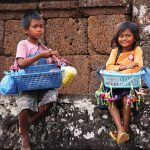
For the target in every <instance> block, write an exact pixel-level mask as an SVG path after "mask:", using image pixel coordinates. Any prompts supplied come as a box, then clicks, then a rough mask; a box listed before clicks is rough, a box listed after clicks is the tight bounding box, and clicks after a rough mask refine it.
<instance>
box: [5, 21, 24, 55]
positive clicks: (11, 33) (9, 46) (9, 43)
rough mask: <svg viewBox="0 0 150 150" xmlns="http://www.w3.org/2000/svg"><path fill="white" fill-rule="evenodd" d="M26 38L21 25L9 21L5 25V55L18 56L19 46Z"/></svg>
mask: <svg viewBox="0 0 150 150" xmlns="http://www.w3.org/2000/svg"><path fill="white" fill-rule="evenodd" d="M23 38H25V34H24V33H23V31H22V27H21V23H20V21H18V20H9V21H6V24H5V38H4V53H5V54H7V55H13V56H15V54H16V47H17V44H18V43H19V42H20V40H22V39H23Z"/></svg>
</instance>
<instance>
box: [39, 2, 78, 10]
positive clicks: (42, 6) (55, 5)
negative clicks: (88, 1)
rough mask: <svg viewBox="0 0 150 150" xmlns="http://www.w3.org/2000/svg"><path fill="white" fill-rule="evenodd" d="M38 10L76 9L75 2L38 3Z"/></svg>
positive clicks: (76, 3) (76, 4)
mask: <svg viewBox="0 0 150 150" xmlns="http://www.w3.org/2000/svg"><path fill="white" fill-rule="evenodd" d="M39 8H40V9H72V8H78V1H77V0H69V1H65V0H61V1H42V2H40V3H39Z"/></svg>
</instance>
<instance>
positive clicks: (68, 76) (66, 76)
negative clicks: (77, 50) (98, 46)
mask: <svg viewBox="0 0 150 150" xmlns="http://www.w3.org/2000/svg"><path fill="white" fill-rule="evenodd" d="M76 74H77V71H76V69H75V68H74V67H71V66H66V67H63V73H62V83H63V84H64V85H66V84H69V83H70V82H71V81H72V79H73V78H74V76H75V75H76Z"/></svg>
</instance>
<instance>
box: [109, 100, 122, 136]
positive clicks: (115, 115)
mask: <svg viewBox="0 0 150 150" xmlns="http://www.w3.org/2000/svg"><path fill="white" fill-rule="evenodd" d="M108 109H109V111H110V114H111V116H112V118H113V120H114V122H115V124H116V127H117V130H118V134H120V133H121V132H122V131H124V127H123V125H122V123H121V118H120V113H119V110H118V108H117V106H116V104H115V103H114V104H113V106H112V104H111V105H109V106H108Z"/></svg>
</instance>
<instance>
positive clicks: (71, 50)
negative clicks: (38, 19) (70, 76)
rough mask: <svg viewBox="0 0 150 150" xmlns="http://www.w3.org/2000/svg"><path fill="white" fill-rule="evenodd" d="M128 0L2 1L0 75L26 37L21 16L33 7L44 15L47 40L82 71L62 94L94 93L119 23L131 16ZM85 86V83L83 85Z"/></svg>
mask: <svg viewBox="0 0 150 150" xmlns="http://www.w3.org/2000/svg"><path fill="white" fill-rule="evenodd" d="M129 6H130V1H128V0H116V1H113V0H107V1H106V0H69V1H68V0H59V1H58V0H53V1H44V0H40V1H36V0H33V1H32V2H30V1H21V2H19V3H18V1H17V0H13V1H11V0H9V1H7V0H6V1H4V2H3V0H1V1H0V61H1V63H0V78H2V76H3V71H4V70H7V69H8V68H9V66H10V65H11V64H12V63H13V62H14V59H15V53H16V46H17V43H18V42H19V41H20V40H21V39H24V38H26V37H25V35H24V34H23V32H22V29H21V25H20V19H21V17H22V16H23V14H24V13H25V12H27V11H29V10H37V11H39V12H41V13H42V14H43V17H44V20H45V32H44V37H43V41H44V42H45V43H46V44H47V46H48V47H50V48H52V49H55V50H57V51H58V52H59V53H60V54H61V55H63V57H65V58H67V59H68V60H69V61H70V62H71V63H72V65H73V66H75V67H76V69H77V71H78V76H76V78H75V79H74V81H73V82H72V84H70V85H68V86H66V87H63V88H62V89H60V93H68V94H69V93H93V92H94V91H95V90H96V89H97V88H98V83H97V78H96V69H97V68H98V67H99V66H101V65H103V64H105V62H106V60H107V58H108V55H109V53H110V51H111V48H110V41H111V39H112V36H113V34H114V32H115V28H116V25H117V24H118V23H119V22H120V21H123V20H130V19H131V11H130V7H129ZM81 85H82V86H81Z"/></svg>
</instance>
